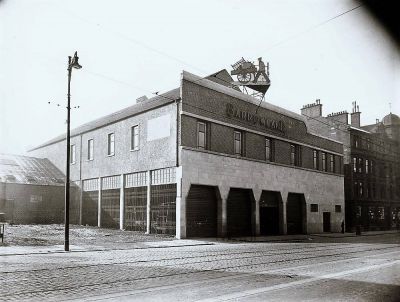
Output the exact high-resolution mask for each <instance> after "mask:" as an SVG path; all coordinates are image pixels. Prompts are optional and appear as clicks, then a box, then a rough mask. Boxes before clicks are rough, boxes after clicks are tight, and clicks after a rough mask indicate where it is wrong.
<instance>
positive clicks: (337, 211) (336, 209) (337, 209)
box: [335, 204, 342, 213]
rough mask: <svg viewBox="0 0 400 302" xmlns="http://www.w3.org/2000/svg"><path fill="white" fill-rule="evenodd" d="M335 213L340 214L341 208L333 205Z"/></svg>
mask: <svg viewBox="0 0 400 302" xmlns="http://www.w3.org/2000/svg"><path fill="white" fill-rule="evenodd" d="M335 212H336V213H341V212H342V206H341V205H340V204H339V205H335Z"/></svg>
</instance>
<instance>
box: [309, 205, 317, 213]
mask: <svg viewBox="0 0 400 302" xmlns="http://www.w3.org/2000/svg"><path fill="white" fill-rule="evenodd" d="M310 210H311V212H318V204H316V203H312V204H311V205H310Z"/></svg>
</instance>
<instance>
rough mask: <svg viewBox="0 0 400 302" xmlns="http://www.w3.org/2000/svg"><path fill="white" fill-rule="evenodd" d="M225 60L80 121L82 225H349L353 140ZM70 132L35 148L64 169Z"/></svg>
mask: <svg viewBox="0 0 400 302" xmlns="http://www.w3.org/2000/svg"><path fill="white" fill-rule="evenodd" d="M231 81H232V79H231V78H230V76H229V74H228V73H227V72H226V71H225V70H223V71H220V72H218V73H216V74H214V75H211V76H209V77H207V78H200V77H198V76H195V75H193V74H190V73H188V72H183V74H182V77H181V82H180V87H179V88H177V89H174V90H171V91H169V92H167V93H165V94H163V95H158V96H156V97H153V98H151V99H147V98H146V97H142V98H139V99H138V100H137V103H136V104H135V105H133V106H131V107H128V108H126V109H123V110H121V111H119V112H116V113H113V114H111V115H109V116H106V117H103V118H100V119H98V120H95V121H92V122H89V123H87V124H85V125H83V126H80V127H78V128H76V129H74V130H73V131H72V134H71V135H72V137H71V180H72V181H74V182H75V183H76V184H77V185H79V187H80V188H81V189H82V190H81V194H80V198H79V201H78V203H79V204H80V208H81V212H80V223H82V224H89V225H97V226H102V227H103V226H104V227H115V228H118V227H119V228H121V229H131V230H137V231H143V232H148V233H168V234H173V235H175V236H176V237H177V238H186V237H198V236H200V237H215V236H218V237H225V236H250V235H264V234H298V233H319V232H323V231H332V232H339V231H340V229H341V223H342V221H343V219H344V176H343V173H344V171H343V144H342V143H340V142H339V141H337V140H333V139H329V138H326V137H323V136H321V135H319V134H318V133H317V132H316V131H313V130H312V129H311V128H309V127H308V122H307V119H306V118H305V117H303V116H301V115H298V114H296V113H293V112H290V111H288V110H285V109H283V108H280V107H277V106H274V105H272V104H269V103H266V102H263V103H262V104H261V105H260V106H259V107H258V103H259V101H258V100H256V99H254V98H252V97H250V96H248V95H246V94H243V93H241V92H240V91H239V90H238V89H237V88H232V87H230V85H229V84H227V83H229V82H231ZM65 150H66V147H65V139H64V136H60V137H57V138H55V139H53V140H51V141H49V142H47V143H45V144H42V145H40V146H38V147H37V148H35V149H33V150H31V153H32V154H34V155H35V156H37V157H43V158H48V159H49V160H50V161H51V162H52V163H54V164H55V165H56V166H57V167H58V168H59V169H61V170H64V165H65V164H64V163H65V154H64V153H65Z"/></svg>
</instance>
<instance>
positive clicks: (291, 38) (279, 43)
mask: <svg viewBox="0 0 400 302" xmlns="http://www.w3.org/2000/svg"><path fill="white" fill-rule="evenodd" d="M362 6H363V4H360V5H358V6H356V7H353V8H351V9H348V10H347V11H344V12H342V13H340V14H338V15H336V16H334V17H331V18H329V19H327V20H325V21H322V22H321V23H318V24H316V25H314V26H311V27H309V28H307V29H306V30H303V31H302V32H300V33H297V34H294V35H292V36H290V37H288V38H286V39H284V40H282V41H280V42H277V43H275V44H274V45H271V46H270V47H268V48H267V49H265V50H264V51H269V50H271V49H274V48H275V47H277V46H280V45H282V44H285V43H286V42H289V41H290V40H293V39H296V38H297V37H299V36H301V35H304V34H306V33H308V32H310V31H313V30H314V29H316V28H318V27H321V26H322V25H325V24H326V23H329V22H331V21H333V20H335V19H337V18H339V17H341V16H343V15H345V14H348V13H350V12H352V11H354V10H356V9H359V8H360V7H362Z"/></svg>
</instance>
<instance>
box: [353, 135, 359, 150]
mask: <svg viewBox="0 0 400 302" xmlns="http://www.w3.org/2000/svg"><path fill="white" fill-rule="evenodd" d="M359 145H360V142H359V139H358V137H357V136H354V147H356V148H358V147H359Z"/></svg>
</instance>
